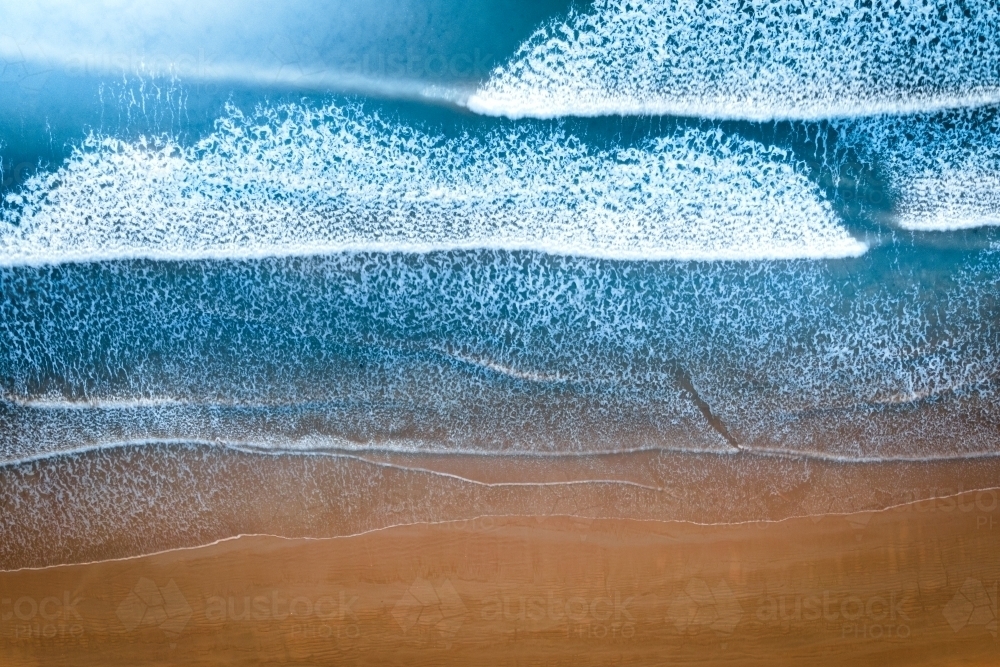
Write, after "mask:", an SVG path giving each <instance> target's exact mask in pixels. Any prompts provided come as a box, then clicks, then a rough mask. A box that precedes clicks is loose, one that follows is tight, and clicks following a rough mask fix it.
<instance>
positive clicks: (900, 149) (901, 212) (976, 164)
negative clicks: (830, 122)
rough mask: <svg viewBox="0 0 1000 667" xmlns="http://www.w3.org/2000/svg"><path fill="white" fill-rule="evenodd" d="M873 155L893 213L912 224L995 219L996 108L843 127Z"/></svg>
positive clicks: (999, 141)
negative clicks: (892, 198)
mask: <svg viewBox="0 0 1000 667" xmlns="http://www.w3.org/2000/svg"><path fill="white" fill-rule="evenodd" d="M848 136H849V137H851V138H852V139H853V140H854V141H855V142H856V143H857V144H858V145H859V146H860V147H861V148H862V150H863V151H864V152H866V153H867V154H868V155H870V156H872V159H873V160H878V164H879V168H880V169H881V170H882V171H883V172H884V173H885V174H886V177H887V179H888V182H889V186H890V187H891V189H892V191H893V193H894V195H895V199H896V206H895V209H896V210H895V214H896V215H895V221H896V223H897V224H899V225H900V226H901V227H903V228H905V229H911V230H915V231H949V230H957V229H969V228H973V227H981V226H985V225H1000V115H998V114H997V109H996V108H983V109H971V110H961V111H955V112H951V113H948V114H945V115H943V116H915V117H906V118H894V117H886V118H876V119H870V120H865V121H861V122H859V123H857V124H856V126H854V127H852V128H851V130H850V131H849V132H848Z"/></svg>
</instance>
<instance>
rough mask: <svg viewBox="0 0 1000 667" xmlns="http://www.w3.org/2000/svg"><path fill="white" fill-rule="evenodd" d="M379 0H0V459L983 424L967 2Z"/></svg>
mask: <svg viewBox="0 0 1000 667" xmlns="http://www.w3.org/2000/svg"><path fill="white" fill-rule="evenodd" d="M384 4H385V3H370V2H369V3H352V2H343V3H338V4H337V5H336V6H335V7H332V8H331V7H330V6H327V5H324V7H322V8H318V7H315V6H313V5H314V3H305V2H302V3H292V4H289V5H288V6H287V7H284V8H281V9H277V10H275V13H274V14H269V15H261V14H258V13H253V12H243V11H242V10H243V9H245V8H242V7H241V5H240V3H232V4H226V5H220V7H219V8H215V9H210V8H201V9H198V10H197V11H195V10H193V9H191V8H190V7H188V5H187V3H178V2H175V3H173V4H171V3H167V5H164V7H162V8H159V9H156V10H150V9H142V8H139V7H138V6H136V7H133V6H132V5H129V4H128V3H124V4H123V5H122V7H120V8H119V9H118V10H116V11H118V12H120V13H119V14H118V16H117V19H116V21H115V22H110V21H109V19H108V18H107V15H106V14H101V13H99V12H96V10H94V9H93V8H90V9H89V10H88V5H87V3H83V4H82V5H81V6H80V7H81V8H80V9H79V10H76V11H75V13H74V12H70V13H68V14H66V15H64V16H63V18H62V20H61V22H59V23H56V22H48V21H46V20H43V18H40V17H41V16H42V14H41V12H43V11H44V8H42V9H39V8H35V9H31V8H19V7H14V6H13V5H11V6H9V7H7V8H6V9H5V11H6V12H7V17H8V19H9V22H8V23H7V25H8V27H7V28H6V29H5V30H6V32H5V33H4V34H3V35H0V36H2V39H0V56H2V58H3V62H4V67H3V69H2V72H0V92H2V94H0V112H2V113H0V116H2V119H0V154H2V159H3V162H2V166H3V197H4V200H3V202H4V203H3V208H2V213H0V215H2V219H0V460H2V461H4V462H6V463H7V464H14V463H16V462H24V461H28V460H32V459H37V458H39V457H45V456H50V455H52V454H56V453H60V452H62V453H66V452H75V451H79V450H82V449H93V448H102V447H115V446H121V445H125V444H153V443H161V444H163V443H167V444H169V443H178V444H179V443H209V444H217V445H220V446H233V447H240V448H263V449H267V450H278V451H303V450H310V451H314V450H317V449H319V450H333V451H350V452H358V451H405V452H412V451H419V452H425V451H433V452H441V453H476V454H497V455H499V454H506V455H546V456H553V455H578V454H586V453H596V452H615V451H633V450H651V449H652V450H656V449H660V450H666V451H699V452H713V453H726V454H728V453H733V454H735V453H738V452H739V451H741V450H751V451H758V452H775V453H779V454H787V455H794V456H818V457H831V458H838V459H848V460H888V459H927V458H954V457H971V456H992V455H995V454H996V453H997V452H998V451H1000V449H998V447H1000V432H998V430H997V426H996V425H997V424H998V423H1000V397H998V394H997V391H998V382H1000V228H998V226H997V225H1000V196H998V194H997V193H998V192H1000V139H998V136H1000V134H998V130H1000V114H998V111H1000V106H998V104H1000V46H998V45H1000V11H998V10H997V9H996V7H994V6H993V5H992V4H991V3H989V2H975V1H965V2H958V1H955V2H941V3H937V4H936V5H934V7H930V6H929V5H928V6H925V4H924V3H919V2H908V1H900V2H894V3H882V2H868V3H861V2H858V3H855V2H843V1H838V2H834V3H827V4H826V5H824V7H823V9H822V10H820V9H810V8H805V6H804V5H800V4H799V3H789V2H765V1H764V0H758V1H756V2H735V1H733V2H725V1H723V2H696V1H694V0H691V1H682V0H673V1H668V0H662V1H660V2H649V3H622V2H597V3H594V4H593V5H577V6H574V7H570V6H567V5H563V4H561V3H547V4H543V5H539V4H532V3H523V2H491V3H484V4H480V5H477V6H476V7H475V8H473V7H471V6H466V4H465V3H447V2H440V3H436V4H435V3H427V2H412V3H405V4H404V5H395V4H393V5H392V7H393V9H392V11H390V9H389V6H388V5H387V4H385V6H383V5H384ZM173 5H177V6H178V7H181V5H183V6H184V7H183V8H187V9H189V10H190V11H191V12H193V13H190V14H185V16H187V17H188V20H186V21H179V20H176V19H175V18H172V14H171V12H172V11H174V10H178V7H173ZM178 11H179V10H178ZM234 16H239V17H240V20H238V21H237V20H235V19H234V18H233V17H234ZM126 27H127V28H128V29H126ZM0 30H4V29H0ZM69 34H72V35H73V39H72V40H69V39H67V38H66V36H67V35H69Z"/></svg>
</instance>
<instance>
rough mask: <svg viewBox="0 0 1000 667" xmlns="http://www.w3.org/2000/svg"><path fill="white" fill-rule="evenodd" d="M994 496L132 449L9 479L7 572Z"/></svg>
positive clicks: (811, 478) (1, 525) (862, 466)
mask: <svg viewBox="0 0 1000 667" xmlns="http://www.w3.org/2000/svg"><path fill="white" fill-rule="evenodd" d="M997 486H1000V459H998V458H986V459H971V460H968V459H967V460H955V461H939V462H883V463H871V462H867V463H841V462H835V461H825V460H816V459H787V458H786V459H782V458H777V457H768V456H760V455H753V454H748V453H742V454H733V455H711V454H678V453H655V452H654V453H651V452H646V453H636V454H623V455H615V456H594V457H571V458H559V459H552V458H544V457H531V458H527V457H520V458H515V457H485V456H450V457H447V456H411V457H403V456H398V455H397V456H388V455H382V456H381V457H379V458H376V457H375V456H374V455H371V456H370V457H369V458H359V457H356V456H353V457H345V456H327V455H323V456H301V455H267V454H261V453H250V452H238V451H233V450H225V449H222V448H219V447H206V446H202V447H196V446H191V447H182V446H156V447H154V446H144V447H130V448H119V449H107V450H99V451H92V452H88V453H84V454H79V455H72V456H58V457H52V458H48V459H43V460H39V461H35V462H32V463H25V464H21V465H17V466H7V467H4V468H0V535H2V536H3V539H2V540H0V569H6V570H10V569H17V568H23V567H42V566H48V565H57V564H69V563H84V562H91V561H99V560H106V559H109V558H125V557H133V556H141V555H144V554H149V553H154V552H158V551H163V550H166V549H173V548H178V547H197V546H202V545H205V544H208V543H211V542H214V541H217V540H220V539H226V538H230V537H233V536H237V535H247V534H265V535H277V536H282V537H312V538H326V537H343V536H350V535H358V534H361V533H366V532H370V531H373V530H379V529H384V528H388V527H392V526H402V525H411V524H427V523H440V522H447V521H462V520H466V521H467V520H473V519H476V518H477V517H503V516H575V517H580V518H586V519H631V520H643V521H681V522H689V523H697V524H727V523H728V524H732V523H740V522H753V521H779V520H783V519H788V518H793V517H804V516H808V517H817V516H823V515H826V514H843V513H854V512H865V511H874V510H881V509H885V508H890V507H894V506H897V505H902V504H906V503H912V502H914V501H921V502H920V503H919V504H918V506H928V507H932V508H934V507H938V506H941V507H944V506H945V505H948V504H949V503H950V501H947V500H945V498H947V497H949V496H953V495H955V494H956V493H961V492H963V491H976V490H982V489H992V488H994V487H997Z"/></svg>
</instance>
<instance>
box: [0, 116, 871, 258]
mask: <svg viewBox="0 0 1000 667" xmlns="http://www.w3.org/2000/svg"><path fill="white" fill-rule="evenodd" d="M6 204H7V210H6V213H5V214H4V215H5V219H6V220H5V222H6V224H4V225H3V227H4V229H3V231H0V257H2V259H0V263H3V264H6V265H19V264H38V263H60V262H66V261H88V260H96V259H113V258H136V257H144V258H161V259H192V258H223V257H226V258H247V257H261V256H282V255H307V254H324V253H334V252H343V251H361V250H374V251H406V252H424V251H431V250H447V249H462V248H491V249H505V250H516V249H530V250H536V251H542V252H546V253H552V254H562V255H581V256H592V257H609V258H620V259H681V260H683V259H700V260H714V259H727V260H740V259H770V258H796V257H808V258H812V257H830V256H853V255H858V254H861V253H862V252H864V250H865V246H864V244H862V243H861V242H859V241H857V240H855V239H854V238H853V237H852V236H851V235H850V234H849V233H848V232H847V231H846V230H845V229H844V228H843V227H842V226H841V225H840V224H839V222H838V219H837V217H836V215H835V213H834V212H833V209H832V208H831V206H830V205H829V204H828V203H827V202H826V201H824V200H823V198H822V195H821V192H820V190H819V189H818V187H817V186H816V185H815V184H813V183H812V182H810V181H809V180H808V179H807V177H806V176H805V175H804V174H803V173H801V172H800V170H799V169H798V168H797V167H796V165H795V163H794V162H793V161H792V159H791V157H790V156H789V155H788V154H787V153H786V152H784V151H782V150H779V149H775V148H769V147H765V146H764V145H763V144H760V143H757V142H754V141H751V140H747V139H743V138H739V137H733V136H730V137H726V136H723V134H722V133H721V132H715V131H706V130H697V129H688V130H679V131H677V132H676V133H675V134H674V135H672V136H669V137H665V138H662V137H661V138H653V139H650V140H648V141H646V142H645V143H643V144H642V145H641V146H623V147H620V148H617V149H614V148H612V149H607V148H601V149H597V148H593V147H590V146H588V145H587V144H586V143H585V142H584V141H583V140H581V139H580V138H578V137H576V136H573V135H571V134H568V133H566V132H563V131H560V130H558V129H544V128H543V129H538V128H534V129H524V130H514V129H510V130H509V131H507V132H500V131H495V132H493V133H491V134H487V135H486V136H480V137H474V136H469V135H465V136H460V137H457V138H446V137H442V136H436V135H434V134H431V133H428V132H425V131H422V130H420V129H415V128H412V127H405V126H401V125H399V124H394V123H392V122H388V121H385V120H383V119H380V118H379V117H378V115H377V114H366V113H364V112H363V111H361V110H359V109H355V108H351V109H342V108H339V107H336V106H327V107H324V108H316V107H309V106H304V105H286V106H280V107H271V108H265V109H260V110H258V112H257V114H256V115H251V116H246V115H244V114H242V113H241V112H240V111H238V110H235V109H230V110H229V111H228V113H227V115H226V116H224V117H223V118H221V119H220V120H219V121H218V122H217V124H216V128H215V130H214V131H213V132H212V133H211V134H210V135H209V136H207V137H205V138H204V139H203V140H201V141H199V142H198V143H197V144H195V145H193V146H181V145H179V144H178V143H176V142H173V141H170V140H168V139H160V140H155V141H154V140H149V139H146V140H142V141H137V142H127V141H123V140H121V139H117V138H112V137H99V136H91V137H90V138H88V139H87V140H86V141H85V142H84V143H83V145H82V146H81V147H80V148H79V149H77V150H76V151H75V152H74V154H73V156H72V157H71V158H70V159H69V160H68V161H67V163H66V164H65V165H64V166H63V167H62V168H60V169H58V170H57V171H55V172H52V173H48V174H44V175H40V176H36V177H34V178H32V179H31V180H30V181H28V182H27V184H26V185H25V187H24V188H23V189H22V190H21V191H19V192H18V193H17V194H12V195H8V196H7V199H6Z"/></svg>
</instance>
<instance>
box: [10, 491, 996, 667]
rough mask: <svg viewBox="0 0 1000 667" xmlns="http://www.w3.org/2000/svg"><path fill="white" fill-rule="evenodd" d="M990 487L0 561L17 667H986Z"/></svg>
mask: <svg viewBox="0 0 1000 667" xmlns="http://www.w3.org/2000/svg"><path fill="white" fill-rule="evenodd" d="M998 495H1000V492H998V491H997V490H981V491H978V492H968V493H964V494H962V495H959V496H957V497H955V496H952V497H938V498H934V499H932V500H931V501H924V502H922V503H916V504H907V505H903V506H900V507H895V508H893V509H889V510H884V511H879V512H868V513H860V514H851V515H846V516H829V515H828V516H813V517H800V518H792V519H787V520H783V521H779V522H756V523H747V524H739V525H716V526H705V525H694V524H689V523H678V522H656V521H634V520H615V519H582V518H571V517H548V518H534V517H510V518H502V519H501V518H481V519H477V520H474V521H459V522H454V523H446V524H440V525H413V526H404V527H397V528H390V529H385V530H379V531H374V532H370V533H367V534H364V535H359V536H355V537H349V538H337V539H320V540H307V539H283V538H276V537H263V536H262V537H244V538H240V539H234V540H227V541H223V542H220V543H217V544H214V545H211V546H205V547H200V548H194V549H184V550H175V551H171V552H166V553H161V554H156V555H148V556H143V557H137V558H131V559H125V560H118V561H110V562H101V563H95V564H89V565H72V566H58V567H50V568H47V569H38V570H22V571H15V572H5V573H2V574H0V598H2V599H0V655H2V656H3V664H4V665H10V666H11V667H14V666H20V665H80V666H85V665H99V666H100V667H114V666H115V665H129V666H131V665H137V664H150V665H178V664H185V665H227V664H232V665H235V664H241V665H243V664H246V665H277V664H285V665H382V664H390V665H411V666H412V665H477V666H478V665H498V666H503V665H511V666H513V665H566V666H567V667H578V666H586V665H667V664H670V665H679V664H704V665H720V664H724V665H796V666H801V665H847V664H850V665H952V664H953V665H995V664H997V663H998V661H1000V644H998V639H997V612H998V610H997V585H998V583H997V582H998V580H1000V555H998V554H1000V549H998V547H1000V510H998V508H997V498H998Z"/></svg>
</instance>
